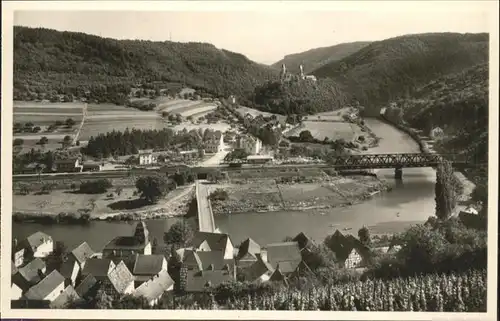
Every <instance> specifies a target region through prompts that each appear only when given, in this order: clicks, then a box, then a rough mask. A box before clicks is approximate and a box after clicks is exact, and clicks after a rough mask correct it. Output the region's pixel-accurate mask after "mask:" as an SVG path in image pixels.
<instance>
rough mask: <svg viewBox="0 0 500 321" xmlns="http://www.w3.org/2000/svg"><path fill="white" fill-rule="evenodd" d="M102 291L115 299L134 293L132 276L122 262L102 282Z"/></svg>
mask: <svg viewBox="0 0 500 321" xmlns="http://www.w3.org/2000/svg"><path fill="white" fill-rule="evenodd" d="M103 288H104V291H105V292H106V293H107V294H108V295H110V296H111V297H113V298H115V299H117V298H120V297H121V296H123V295H125V294H131V293H132V292H134V289H135V287H134V276H133V275H132V273H130V271H129V269H128V268H127V266H126V265H125V263H124V262H123V261H120V263H118V264H117V265H116V266H115V268H114V269H113V270H111V272H109V274H108V277H107V278H106V280H105V281H104V282H103Z"/></svg>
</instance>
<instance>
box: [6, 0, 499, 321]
mask: <svg viewBox="0 0 500 321" xmlns="http://www.w3.org/2000/svg"><path fill="white" fill-rule="evenodd" d="M264 3H265V5H264ZM48 8H50V10H58V11H60V10H71V11H72V10H114V11H123V10H127V11H152V10H154V11H160V10H165V11H268V12H269V11H270V12H273V11H276V10H280V11H306V10H307V11H326V10H337V11H341V10H343V11H359V10H363V11H366V10H370V11H378V12H381V14H383V13H384V12H387V11H398V10H403V11H411V12H415V13H416V14H419V12H420V13H421V14H425V11H426V10H427V11H433V10H436V9H438V8H442V9H447V10H449V11H450V14H453V12H454V11H455V12H456V11H462V10H470V9H471V8H476V9H477V8H481V9H482V10H484V9H485V11H487V12H488V14H489V19H490V30H489V31H490V66H489V70H490V110H489V129H490V131H489V184H488V185H489V190H488V197H489V200H490V201H489V202H488V204H489V207H490V208H489V212H488V222H489V225H488V243H489V246H488V290H487V293H488V299H487V311H488V312H487V313H435V312H430V313H428V312H426V313H424V312H336V311H335V312H328V311H318V312H313V311H210V312H207V311H200V310H190V311H182V310H156V311H155V310H105V311H99V310H21V309H17V310H12V309H10V298H9V295H8V294H7V293H10V285H9V284H10V282H9V280H10V277H9V275H10V274H9V273H10V268H11V267H10V264H11V261H10V255H9V254H10V248H11V236H10V235H11V226H12V217H11V215H9V213H11V212H12V179H11V177H12V161H11V157H10V155H11V154H12V86H13V85H12V72H13V71H12V68H13V65H12V59H13V43H12V40H13V39H12V37H13V36H12V33H13V29H12V26H13V19H14V17H13V12H14V10H47V9H48ZM150 8H151V9H150ZM483 8H484V9H483ZM2 9H3V10H2V109H3V112H2V127H1V128H2V135H1V139H2V147H3V148H2V162H1V164H2V167H1V170H2V177H3V179H2V184H1V187H2V191H1V192H2V194H1V195H2V198H1V209H2V212H3V213H4V215H2V216H1V227H2V230H3V231H4V233H1V234H2V238H1V241H2V242H1V253H3V254H4V255H3V256H2V257H3V260H2V264H1V272H2V273H1V275H3V276H4V277H2V278H1V293H2V294H3V295H1V313H2V318H32V319H49V318H50V319H70V318H76V317H78V318H79V319H102V318H106V319H126V320H132V319H146V318H147V319H165V318H168V319H196V320H215V319H246V320H251V319H254V320H255V319H273V320H287V319H288V320H290V319H296V320H307V319H318V320H319V319H321V320H327V319H344V320H389V319H391V320H409V319H411V320H431V319H432V320H465V319H467V320H496V310H497V305H496V304H497V300H496V298H497V296H496V294H497V237H498V235H497V225H498V222H497V221H498V208H497V206H498V202H495V200H498V172H497V171H498V69H499V66H498V1H432V2H431V1H400V2H397V1H367V2H362V1H349V2H340V1H339V2H337V1H288V2H286V3H285V2H284V1H168V2H167V1H165V2H159V1H123V2H119V1H53V2H50V1H23V2H21V1H19V2H14V1H2ZM193 9H195V10H193Z"/></svg>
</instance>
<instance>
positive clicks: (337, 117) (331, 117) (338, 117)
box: [306, 108, 349, 122]
mask: <svg viewBox="0 0 500 321" xmlns="http://www.w3.org/2000/svg"><path fill="white" fill-rule="evenodd" d="M348 112H349V108H342V109H338V110H334V111H325V112H322V113H317V114H314V115H309V116H306V117H307V119H306V120H328V121H332V122H337V121H338V122H343V119H342V115H343V114H345V113H348Z"/></svg>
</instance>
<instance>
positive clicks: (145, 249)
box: [143, 242, 152, 255]
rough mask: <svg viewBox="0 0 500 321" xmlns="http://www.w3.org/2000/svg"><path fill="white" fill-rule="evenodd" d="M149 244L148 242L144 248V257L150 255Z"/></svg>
mask: <svg viewBox="0 0 500 321" xmlns="http://www.w3.org/2000/svg"><path fill="white" fill-rule="evenodd" d="M151 252H152V251H151V242H148V244H147V245H146V247H145V248H144V253H143V254H144V255H151Z"/></svg>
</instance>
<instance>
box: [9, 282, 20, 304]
mask: <svg viewBox="0 0 500 321" xmlns="http://www.w3.org/2000/svg"><path fill="white" fill-rule="evenodd" d="M22 296H23V290H21V288H20V287H18V286H17V285H16V284H15V283H12V286H11V287H10V299H11V300H19V299H20V298H21V297H22Z"/></svg>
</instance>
